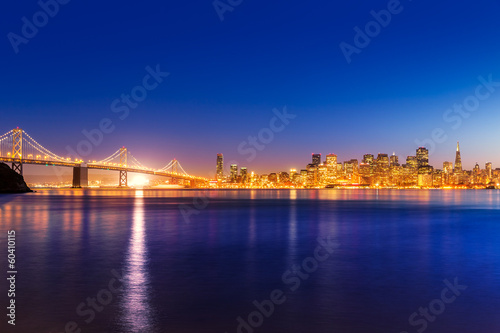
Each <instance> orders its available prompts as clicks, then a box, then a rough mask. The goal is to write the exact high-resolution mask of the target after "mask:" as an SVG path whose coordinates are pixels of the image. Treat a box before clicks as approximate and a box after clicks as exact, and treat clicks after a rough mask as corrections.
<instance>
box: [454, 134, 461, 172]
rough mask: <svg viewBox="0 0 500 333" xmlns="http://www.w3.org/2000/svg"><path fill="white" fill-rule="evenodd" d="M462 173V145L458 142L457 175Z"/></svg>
mask: <svg viewBox="0 0 500 333" xmlns="http://www.w3.org/2000/svg"><path fill="white" fill-rule="evenodd" d="M461 172H462V157H461V156H460V144H459V143H458V142H457V155H456V156H455V173H461Z"/></svg>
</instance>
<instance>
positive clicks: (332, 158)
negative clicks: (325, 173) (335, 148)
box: [326, 154, 337, 166]
mask: <svg viewBox="0 0 500 333" xmlns="http://www.w3.org/2000/svg"><path fill="white" fill-rule="evenodd" d="M326 165H335V166H336V165H337V155H335V154H328V155H326Z"/></svg>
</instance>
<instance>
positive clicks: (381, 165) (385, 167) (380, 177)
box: [375, 153, 389, 185]
mask: <svg viewBox="0 0 500 333" xmlns="http://www.w3.org/2000/svg"><path fill="white" fill-rule="evenodd" d="M375 173H376V175H377V182H378V184H379V185H387V183H388V181H389V155H387V154H380V153H379V154H378V156H377V167H376V172H375Z"/></svg>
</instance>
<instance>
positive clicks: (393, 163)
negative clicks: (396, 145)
mask: <svg viewBox="0 0 500 333" xmlns="http://www.w3.org/2000/svg"><path fill="white" fill-rule="evenodd" d="M390 159H391V161H390V162H391V166H399V158H398V157H397V156H396V153H392V155H391V158H390Z"/></svg>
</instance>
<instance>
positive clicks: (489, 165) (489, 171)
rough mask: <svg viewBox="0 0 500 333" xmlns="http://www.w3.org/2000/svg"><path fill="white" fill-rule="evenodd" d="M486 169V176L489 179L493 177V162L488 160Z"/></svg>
mask: <svg viewBox="0 0 500 333" xmlns="http://www.w3.org/2000/svg"><path fill="white" fill-rule="evenodd" d="M485 170H486V176H487V177H488V180H490V179H491V176H492V172H491V170H492V166H491V162H488V163H486V166H485Z"/></svg>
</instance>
